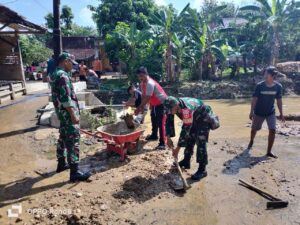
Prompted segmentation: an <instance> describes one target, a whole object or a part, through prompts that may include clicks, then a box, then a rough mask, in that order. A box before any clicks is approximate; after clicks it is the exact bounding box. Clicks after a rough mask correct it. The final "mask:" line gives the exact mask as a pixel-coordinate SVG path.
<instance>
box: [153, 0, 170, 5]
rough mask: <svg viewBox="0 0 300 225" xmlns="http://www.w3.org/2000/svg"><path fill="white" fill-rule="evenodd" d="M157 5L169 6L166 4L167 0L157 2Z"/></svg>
mask: <svg viewBox="0 0 300 225" xmlns="http://www.w3.org/2000/svg"><path fill="white" fill-rule="evenodd" d="M155 3H156V4H157V5H168V4H167V2H166V0H155Z"/></svg>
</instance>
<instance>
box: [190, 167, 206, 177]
mask: <svg viewBox="0 0 300 225" xmlns="http://www.w3.org/2000/svg"><path fill="white" fill-rule="evenodd" d="M205 167H206V166H201V165H199V168H198V170H197V172H196V173H195V174H194V175H192V177H191V179H192V180H197V181H199V180H201V179H202V178H204V177H206V176H207V172H206V168H205Z"/></svg>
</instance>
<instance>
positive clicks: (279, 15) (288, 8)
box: [240, 0, 300, 65]
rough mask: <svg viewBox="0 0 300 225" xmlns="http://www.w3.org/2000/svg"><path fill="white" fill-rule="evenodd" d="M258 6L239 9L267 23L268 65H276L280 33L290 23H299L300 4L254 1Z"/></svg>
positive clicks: (278, 0) (280, 0) (278, 1)
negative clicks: (299, 8)
mask: <svg viewBox="0 0 300 225" xmlns="http://www.w3.org/2000/svg"><path fill="white" fill-rule="evenodd" d="M256 1H257V2H258V3H259V5H258V6H257V5H248V6H244V7H242V8H240V10H241V11H252V12H255V13H257V14H259V15H260V16H262V17H263V18H264V20H266V21H267V22H268V23H269V29H268V31H270V32H271V43H270V48H271V52H270V64H271V65H276V63H277V61H278V58H279V49H280V46H281V42H280V32H281V31H282V29H283V27H284V26H286V25H287V24H288V23H291V22H292V21H294V22H297V21H299V16H300V15H299V14H300V13H299V11H297V10H296V9H297V7H299V5H300V2H299V1H298V2H296V1H291V2H289V1H288V0H272V1H271V2H270V3H269V2H268V0H256Z"/></svg>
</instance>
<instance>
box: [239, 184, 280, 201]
mask: <svg viewBox="0 0 300 225" xmlns="http://www.w3.org/2000/svg"><path fill="white" fill-rule="evenodd" d="M239 181H240V182H241V183H242V184H243V186H245V187H247V188H249V189H251V190H253V191H255V192H257V193H259V194H261V195H262V196H263V197H268V198H269V199H271V200H272V201H282V200H281V199H279V198H276V197H275V196H273V195H271V194H270V193H268V192H266V191H263V190H261V189H259V188H258V187H255V186H254V185H252V184H249V183H247V182H246V181H244V180H242V179H239Z"/></svg>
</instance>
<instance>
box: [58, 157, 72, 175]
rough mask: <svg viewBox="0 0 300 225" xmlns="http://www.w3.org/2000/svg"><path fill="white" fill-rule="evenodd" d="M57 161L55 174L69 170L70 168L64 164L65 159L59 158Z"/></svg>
mask: <svg viewBox="0 0 300 225" xmlns="http://www.w3.org/2000/svg"><path fill="white" fill-rule="evenodd" d="M57 161H58V163H57V169H56V173H60V172H62V171H65V170H68V169H70V166H69V165H68V164H67V163H66V160H65V157H62V158H59V159H58V160H57Z"/></svg>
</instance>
